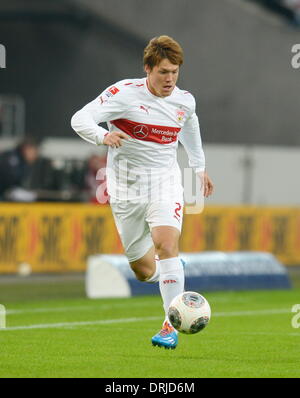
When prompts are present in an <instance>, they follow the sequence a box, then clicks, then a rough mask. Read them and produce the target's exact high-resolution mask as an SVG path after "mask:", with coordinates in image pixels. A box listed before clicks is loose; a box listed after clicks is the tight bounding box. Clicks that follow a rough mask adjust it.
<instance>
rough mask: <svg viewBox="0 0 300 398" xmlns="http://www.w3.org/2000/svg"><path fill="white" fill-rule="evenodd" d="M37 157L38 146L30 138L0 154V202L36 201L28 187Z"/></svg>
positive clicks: (33, 193) (34, 194) (34, 195)
mask: <svg viewBox="0 0 300 398" xmlns="http://www.w3.org/2000/svg"><path fill="white" fill-rule="evenodd" d="M38 156H39V148H38V144H37V143H36V142H35V141H34V140H33V139H31V138H26V139H25V140H24V141H22V142H21V143H20V144H19V145H18V146H17V147H16V148H14V149H12V150H10V151H6V152H3V153H2V154H0V200H11V201H18V202H32V201H34V200H36V193H35V192H33V191H32V190H30V189H29V187H30V177H31V172H32V169H33V165H34V164H35V162H36V161H37V159H38Z"/></svg>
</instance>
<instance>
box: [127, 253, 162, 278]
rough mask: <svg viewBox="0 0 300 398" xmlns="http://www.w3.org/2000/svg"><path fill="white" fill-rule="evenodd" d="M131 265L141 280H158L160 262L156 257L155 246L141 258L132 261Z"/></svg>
mask: <svg viewBox="0 0 300 398" xmlns="http://www.w3.org/2000/svg"><path fill="white" fill-rule="evenodd" d="M130 267H131V269H132V271H133V272H134V273H135V276H136V278H137V279H138V280H139V281H141V282H156V281H158V277H159V263H158V261H157V260H156V259H155V248H154V246H152V247H150V249H149V250H148V251H147V253H146V254H144V255H143V256H142V257H141V258H139V259H137V260H135V261H130Z"/></svg>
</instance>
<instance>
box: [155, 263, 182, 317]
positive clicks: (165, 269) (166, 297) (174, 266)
mask: <svg viewBox="0 0 300 398" xmlns="http://www.w3.org/2000/svg"><path fill="white" fill-rule="evenodd" d="M159 288H160V294H161V297H162V299H163V306H164V310H165V314H166V319H167V317H168V308H169V305H170V303H171V301H172V300H173V298H174V297H175V296H177V295H178V294H180V293H182V292H183V291H184V270H183V266H182V262H181V261H180V258H179V257H173V258H167V259H165V260H160V277H159Z"/></svg>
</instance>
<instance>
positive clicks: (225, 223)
mask: <svg viewBox="0 0 300 398" xmlns="http://www.w3.org/2000/svg"><path fill="white" fill-rule="evenodd" d="M180 250H181V251H182V252H201V251H214V250H216V251H225V252H230V251H252V250H255V251H266V252H271V253H273V254H274V255H275V256H276V257H277V258H278V259H279V260H280V261H281V262H282V263H283V264H286V265H294V264H300V208H270V207H244V206H241V207H229V206H207V207H206V208H205V209H204V212H203V213H201V214H194V215H185V218H184V223H183V233H182V235H181V242H180ZM98 253H103V254H104V253H105V254H110V253H111V254H112V253H123V249H122V245H121V242H120V239H119V236H118V233H117V230H116V227H115V224H114V220H113V216H112V213H111V210H110V207H109V206H105V205H104V206H103V205H102V206H101V205H96V204H95V205H92V204H61V203H36V204H8V203H2V204H0V273H15V272H17V270H18V267H19V265H20V264H22V263H28V264H30V266H31V267H32V270H33V271H35V272H69V271H84V270H85V269H86V260H87V257H88V256H89V255H92V254H98Z"/></svg>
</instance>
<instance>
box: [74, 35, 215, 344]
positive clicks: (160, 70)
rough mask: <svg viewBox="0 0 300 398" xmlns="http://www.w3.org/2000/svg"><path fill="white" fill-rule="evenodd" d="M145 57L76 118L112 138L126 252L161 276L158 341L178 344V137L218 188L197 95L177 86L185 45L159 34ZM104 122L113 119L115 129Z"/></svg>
mask: <svg viewBox="0 0 300 398" xmlns="http://www.w3.org/2000/svg"><path fill="white" fill-rule="evenodd" d="M143 61H144V70H145V72H146V75H147V76H146V77H144V78H140V79H126V80H122V81H119V82H117V83H115V84H113V85H112V86H110V87H108V88H107V89H105V90H104V91H103V92H102V93H101V94H100V95H99V96H98V97H97V98H96V99H95V100H93V101H92V102H90V103H88V104H87V105H85V106H84V107H83V108H82V109H81V110H79V111H78V112H76V113H75V115H74V116H73V117H72V120H71V125H72V127H73V129H74V130H75V131H76V132H77V134H78V135H79V136H81V137H82V138H83V139H85V140H86V141H88V142H90V143H93V144H96V145H107V146H108V156H107V171H106V174H107V191H108V194H109V196H110V205H111V208H112V212H113V216H114V219H115V223H116V226H117V229H118V232H119V234H120V238H121V241H122V244H123V246H124V250H125V253H126V256H127V258H128V261H129V263H130V266H131V269H132V270H133V271H134V273H135V276H136V278H137V279H138V280H140V281H143V282H147V283H154V282H159V288H160V293H161V296H162V300H163V307H164V310H165V320H164V322H163V325H162V329H161V330H160V332H159V333H157V334H156V335H155V336H153V337H152V344H153V345H155V346H160V347H162V346H163V347H165V348H175V347H176V346H177V344H178V335H177V331H176V330H175V329H174V328H173V327H172V326H171V324H170V323H169V320H168V316H167V311H168V307H169V305H170V303H171V301H172V299H173V298H174V297H175V296H177V295H178V294H180V293H182V292H183V291H184V267H183V262H182V261H181V259H180V258H179V256H178V255H179V248H178V246H179V238H180V233H181V226H182V216H183V206H184V201H183V187H182V183H181V171H180V169H179V166H178V163H177V158H176V154H177V147H178V140H179V141H180V142H181V143H182V144H183V146H184V148H185V150H186V152H187V154H188V158H189V164H190V166H191V167H192V168H193V169H194V170H195V172H196V173H197V174H198V175H199V178H200V179H201V184H202V188H201V189H202V194H203V195H204V197H208V196H209V195H210V194H211V193H212V192H213V183H212V181H211V179H210V178H209V176H208V175H207V173H206V171H205V157H204V153H203V149H202V142H201V135H200V128H199V123H198V118H197V115H196V113H195V99H194V97H193V95H192V94H190V93H189V92H187V91H184V90H181V89H179V88H178V87H177V86H176V82H177V79H178V75H179V69H180V66H181V65H182V63H183V51H182V48H181V46H180V45H179V44H178V43H177V42H176V41H175V40H174V39H172V38H171V37H169V36H165V35H164V36H160V37H155V38H153V39H152V40H150V42H149V43H148V45H147V46H146V48H145V49H144V60H143ZM101 122H107V126H108V131H107V130H106V129H104V128H103V127H101V126H99V124H100V123H101Z"/></svg>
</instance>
